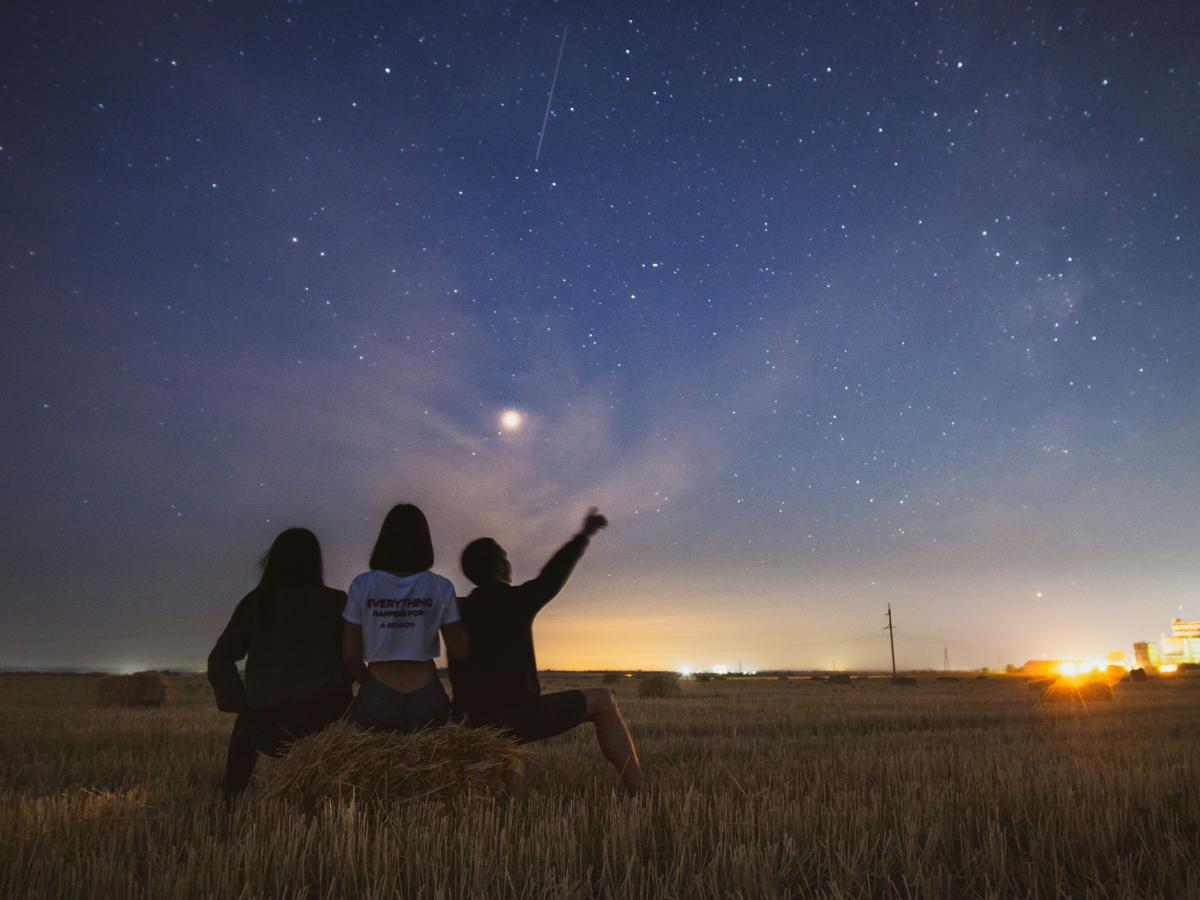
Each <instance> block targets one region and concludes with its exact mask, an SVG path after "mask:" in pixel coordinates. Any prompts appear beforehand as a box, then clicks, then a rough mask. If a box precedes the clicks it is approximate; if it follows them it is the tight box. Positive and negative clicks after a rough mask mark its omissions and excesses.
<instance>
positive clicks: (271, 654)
mask: <svg viewBox="0 0 1200 900" xmlns="http://www.w3.org/2000/svg"><path fill="white" fill-rule="evenodd" d="M261 565H262V578H261V580H260V581H259V583H258V587H256V588H255V589H254V590H252V591H251V592H250V593H249V594H247V595H246V596H245V597H243V598H242V601H241V602H240V603H239V604H238V605H237V608H236V609H235V610H234V612H233V618H232V619H230V620H229V624H228V625H226V626H225V630H224V631H223V632H222V633H221V636H220V638H218V639H217V644H216V646H215V647H213V651H212V653H210V654H209V656H208V680H209V681H210V682H211V683H212V687H213V693H214V694H216V698H217V708H218V709H220V710H222V711H223V712H232V713H237V719H236V720H235V721H234V723H233V733H232V734H231V735H230V737H229V753H228V756H227V758H226V763H225V778H224V781H223V787H224V789H225V791H226V793H228V794H238V793H241V791H243V790H245V788H246V785H247V784H249V782H250V774H251V773H252V772H253V771H254V764H255V762H256V760H257V758H258V754H259V753H266V754H267V755H269V756H278V755H279V753H280V751H281V748H282V746H283V745H284V744H286V743H288V742H289V741H294V740H296V739H297V738H300V737H303V736H304V735H306V734H311V733H313V732H314V731H320V730H321V729H322V728H324V727H325V726H326V725H328V724H329V723H330V722H333V721H334V720H336V719H338V718H340V717H341V716H342V715H343V714H344V713H345V712H346V708H347V707H348V706H349V705H350V700H351V691H350V687H351V685H350V678H349V677H348V676H347V674H346V671H345V669H343V668H342V658H341V633H342V628H341V617H342V607H343V606H345V603H346V595H345V594H343V593H342V592H341V591H338V590H334V589H333V588H328V587H326V586H325V581H324V574H323V569H322V564H321V545H320V544H318V543H317V538H316V535H314V534H313V533H312V532H311V531H309V530H308V529H306V528H289V529H288V530H287V531H284V532H283V533H282V534H280V535H279V537H277V538H275V541H274V543H272V544H271V549H270V550H268V551H267V553H266V555H265V556H264V557H263V558H262V563H261ZM243 657H244V658H245V659H246V674H245V680H244V681H243V679H242V678H241V677H240V676H239V675H238V670H237V663H238V660H240V659H242V658H243Z"/></svg>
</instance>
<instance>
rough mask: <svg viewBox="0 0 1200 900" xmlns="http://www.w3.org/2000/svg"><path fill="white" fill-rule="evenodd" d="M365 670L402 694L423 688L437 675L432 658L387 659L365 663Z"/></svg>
mask: <svg viewBox="0 0 1200 900" xmlns="http://www.w3.org/2000/svg"><path fill="white" fill-rule="evenodd" d="M367 671H368V672H369V673H370V674H371V677H372V678H374V679H375V680H376V681H380V682H383V683H384V684H386V685H387V686H388V687H390V688H391V689H392V690H393V691H400V693H402V694H408V693H411V692H412V691H415V690H418V689H420V688H423V687H425V685H427V684H429V682H430V681H431V680H432V679H434V678H436V677H437V667H436V666H435V665H434V664H433V660H432V659H388V660H383V661H380V662H373V663H367Z"/></svg>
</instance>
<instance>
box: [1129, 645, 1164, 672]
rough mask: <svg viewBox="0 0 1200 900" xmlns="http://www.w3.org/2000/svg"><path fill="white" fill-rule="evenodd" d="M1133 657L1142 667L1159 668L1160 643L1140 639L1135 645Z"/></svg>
mask: <svg viewBox="0 0 1200 900" xmlns="http://www.w3.org/2000/svg"><path fill="white" fill-rule="evenodd" d="M1133 658H1134V660H1136V661H1137V665H1138V667H1139V668H1142V669H1156V668H1158V644H1152V643H1150V642H1149V641H1138V642H1137V643H1136V644H1134V645H1133Z"/></svg>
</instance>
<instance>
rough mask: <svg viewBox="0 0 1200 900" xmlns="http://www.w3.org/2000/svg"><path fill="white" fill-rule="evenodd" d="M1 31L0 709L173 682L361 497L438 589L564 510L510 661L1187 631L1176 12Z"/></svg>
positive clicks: (667, 6)
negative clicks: (297, 544)
mask: <svg viewBox="0 0 1200 900" xmlns="http://www.w3.org/2000/svg"><path fill="white" fill-rule="evenodd" d="M34 10H35V11H26V12H22V13H18V14H15V15H12V16H10V26H9V27H8V28H6V29H5V31H6V36H5V37H4V38H3V39H2V41H3V54H0V147H2V150H0V186H2V190H3V196H4V211H5V213H4V216H3V219H2V229H0V264H2V268H0V292H2V296H3V316H4V323H3V324H4V328H3V336H4V338H3V339H4V344H5V345H4V354H3V361H4V362H3V365H4V373H3V374H4V382H5V384H6V385H7V389H6V390H5V391H4V392H3V394H0V410H2V413H3V420H4V430H5V433H6V438H5V441H4V450H3V457H2V459H3V466H4V489H3V493H2V495H0V513H2V522H3V524H2V525H0V528H2V532H0V543H2V546H3V548H4V549H3V560H2V562H0V612H2V613H3V615H4V618H5V620H6V621H7V622H8V623H9V624H8V627H6V628H5V629H4V634H3V636H0V663H4V664H7V665H47V664H76V665H126V664H128V665H177V666H183V665H194V664H199V663H200V662H201V661H202V660H203V657H204V656H205V655H206V653H207V651H208V649H209V647H210V645H211V643H212V641H213V639H214V638H215V636H216V633H217V632H218V631H219V629H220V627H221V625H222V624H223V619H224V617H225V616H227V615H228V613H229V611H230V610H231V609H232V606H233V604H234V603H235V602H236V600H237V599H238V598H239V597H240V596H241V594H242V593H244V592H245V591H246V590H248V589H249V587H251V586H252V584H253V582H254V579H255V571H254V562H255V559H256V558H257V555H258V554H259V553H261V552H262V550H263V549H265V547H266V546H267V545H268V544H269V542H270V540H271V538H272V537H273V536H274V534H275V533H276V532H277V531H278V530H280V529H281V528H282V527H285V526H288V525H292V524H304V525H308V526H310V527H312V528H313V529H314V530H316V531H317V533H318V535H319V536H320V537H321V539H322V541H323V544H324V546H325V550H326V563H327V566H326V568H327V574H328V576H329V581H330V582H331V583H334V584H336V585H339V586H344V585H345V584H346V583H347V582H348V580H349V578H350V577H352V576H353V575H354V574H355V573H356V572H357V571H359V570H361V568H363V567H364V565H365V560H366V557H367V555H368V552H369V548H370V543H371V541H372V539H373V534H374V530H375V528H376V527H377V524H378V522H379V520H380V518H381V516H382V514H383V513H384V512H385V511H386V509H387V508H388V506H389V505H390V504H391V503H393V502H395V501H397V500H402V499H408V500H413V501H415V502H417V503H419V504H421V505H422V506H423V508H425V510H426V511H427V513H428V514H429V517H430V520H431V523H432V525H433V528H434V538H435V545H436V548H437V552H438V565H437V569H438V570H439V571H441V572H443V573H444V574H446V575H448V576H450V577H452V578H453V579H455V581H456V583H457V584H459V586H460V587H465V581H464V580H463V579H462V578H461V574H460V573H459V571H458V567H457V555H458V550H459V548H461V546H462V545H463V543H465V541H466V540H468V539H470V538H472V537H475V536H478V535H479V534H482V533H487V534H492V535H493V536H495V537H497V538H498V539H499V540H500V541H501V542H502V543H504V544H505V545H506V546H509V548H510V551H511V552H512V555H513V557H514V559H515V561H516V567H517V575H518V577H522V576H527V575H529V574H532V573H533V572H534V571H536V568H537V566H538V565H540V563H541V561H542V558H543V557H544V556H545V555H546V554H548V553H549V552H550V551H551V550H552V549H553V548H554V547H555V546H556V544H557V542H558V541H559V540H561V539H564V538H565V537H567V536H568V535H569V534H570V533H571V530H572V529H573V528H574V527H575V526H576V524H577V520H578V519H579V517H580V516H581V515H582V513H583V512H584V511H585V509H586V507H587V506H588V505H590V504H592V503H595V504H596V505H599V506H600V507H601V508H602V509H604V510H605V511H606V512H608V513H609V514H610V518H611V519H612V527H611V528H610V529H609V531H608V532H607V533H605V534H604V535H603V536H602V537H600V538H598V539H597V541H596V542H595V546H594V548H593V549H592V551H590V553H589V556H588V557H587V558H586V559H585V561H584V562H583V564H581V567H580V569H579V572H578V574H577V576H576V579H575V581H574V582H573V584H572V586H571V588H569V590H568V591H567V592H566V593H565V594H564V595H563V597H562V598H561V600H560V601H559V602H558V603H556V605H555V606H554V607H552V608H551V609H550V610H549V611H548V612H547V614H546V616H545V617H544V620H543V621H542V623H541V625H540V626H539V640H540V660H541V662H542V663H543V664H545V665H557V666H569V665H595V666H601V665H612V666H620V665H642V666H647V667H650V666H656V667H672V666H679V665H683V664H685V663H687V664H691V665H696V666H707V665H711V664H714V663H723V662H724V663H734V664H736V662H737V661H738V660H739V659H741V660H742V661H743V663H744V664H745V665H747V666H759V667H768V666H798V667H799V666H810V665H811V666H828V665H830V664H831V663H832V661H834V660H837V661H838V665H858V666H867V665H882V664H884V662H885V660H886V644H885V643H883V642H882V640H881V638H879V637H878V636H876V635H877V634H878V626H879V625H880V624H882V622H881V614H882V611H883V609H884V607H885V605H886V604H887V603H888V602H892V603H893V604H894V605H895V607H896V609H897V615H898V623H899V626H900V630H899V631H898V632H897V639H898V642H899V656H900V662H901V664H902V665H911V666H917V665H940V664H941V662H942V650H943V646H944V645H948V646H949V649H950V655H951V661H952V662H957V663H960V664H964V665H965V664H976V665H978V664H984V665H995V664H996V663H997V662H1006V661H1009V660H1014V661H1016V662H1020V661H1021V660H1022V659H1024V658H1025V657H1029V656H1035V655H1039V654H1054V655H1058V654H1063V655H1080V656H1090V655H1095V654H1096V653H1103V652H1104V651H1107V650H1109V649H1114V648H1116V649H1125V650H1128V648H1129V644H1130V643H1131V642H1132V641H1134V640H1139V639H1154V638H1156V637H1157V635H1158V633H1159V632H1160V631H1162V630H1164V629H1166V628H1167V625H1168V622H1169V619H1170V617H1171V616H1172V615H1177V614H1179V609H1180V608H1182V609H1183V610H1184V612H1187V613H1191V614H1193V615H1195V614H1197V613H1200V606H1198V604H1197V585H1198V582H1200V562H1198V561H1197V554H1196V546H1197V537H1198V533H1200V452H1198V449H1197V448H1198V446H1200V424H1198V423H1200V394H1198V391H1197V385H1200V353H1197V351H1196V349H1195V348H1196V346H1197V344H1198V342H1200V305H1198V300H1200V295H1198V283H1197V268H1198V265H1197V260H1198V259H1200V254H1198V249H1200V248H1198V246H1197V243H1198V238H1200V230H1198V228H1197V204H1198V203H1200V167H1198V166H1197V162H1196V148H1197V147H1198V146H1200V118H1198V116H1200V69H1198V68H1197V66H1196V64H1195V62H1194V56H1195V48H1196V46H1197V38H1198V37H1200V28H1198V27H1197V26H1198V25H1200V13H1198V12H1197V11H1196V10H1195V9H1194V8H1192V7H1191V5H1190V4H1181V3H1163V4H1139V5H1136V6H1134V5H1130V4H1091V5H1087V6H1077V5H1066V4H1041V5H1037V6H1033V7H1028V8H1021V7H1016V6H1014V5H1011V4H1007V3H981V4H971V5H949V4H946V5H938V4H930V3H924V2H920V3H911V2H910V3H903V4H901V3H878V4H876V3H862V4H794V5H793V4H781V3H761V4H747V5H744V6H738V5H736V4H733V3H704V4H695V3H692V4H683V3H661V4H650V5H647V4H633V3H608V4H567V3H557V4H556V3H525V4H513V5H508V6H505V5H499V4H496V5H492V4H471V5H464V4H443V3H427V4H386V5H384V4H380V5H370V4H349V5H347V4H194V5H182V4H175V5H170V4H148V3H145V4H126V5H122V6H120V7H114V8H113V9H110V10H107V11H106V12H104V13H103V14H102V15H86V14H81V13H80V11H79V10H77V9H74V8H68V7H67V6H66V5H61V4H53V3H50V4H40V5H38V6H37V7H35V8H34ZM564 28H565V29H566V41H565V45H564V44H562V43H561V41H562V35H563V30H564ZM560 46H562V47H563V55H562V64H561V68H560V70H559V75H558V79H557V82H556V84H555V90H554V95H553V102H552V104H551V109H550V114H549V117H548V119H547V120H546V127H545V133H544V137H542V148H541V154H540V158H538V159H536V160H535V154H536V152H537V148H538V143H539V137H540V136H541V129H542V123H543V116H544V115H545V111H546V106H547V98H548V95H549V91H550V85H551V81H552V78H553V74H554V69H555V62H556V59H557V56H558V51H559V48H560ZM509 408H511V409H516V410H518V411H520V413H521V414H522V416H523V420H522V426H521V428H520V429H519V430H517V431H514V432H503V433H502V432H501V430H500V429H499V426H498V419H499V415H500V413H501V411H503V410H505V409H509Z"/></svg>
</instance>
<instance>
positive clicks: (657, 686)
mask: <svg viewBox="0 0 1200 900" xmlns="http://www.w3.org/2000/svg"><path fill="white" fill-rule="evenodd" d="M682 694H683V688H682V687H680V684H679V676H678V675H675V674H672V673H668V674H658V675H648V676H647V677H646V678H643V679H642V680H641V682H639V683H638V696H639V697H653V698H658V699H665V698H669V697H679V696H681V695H682Z"/></svg>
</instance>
